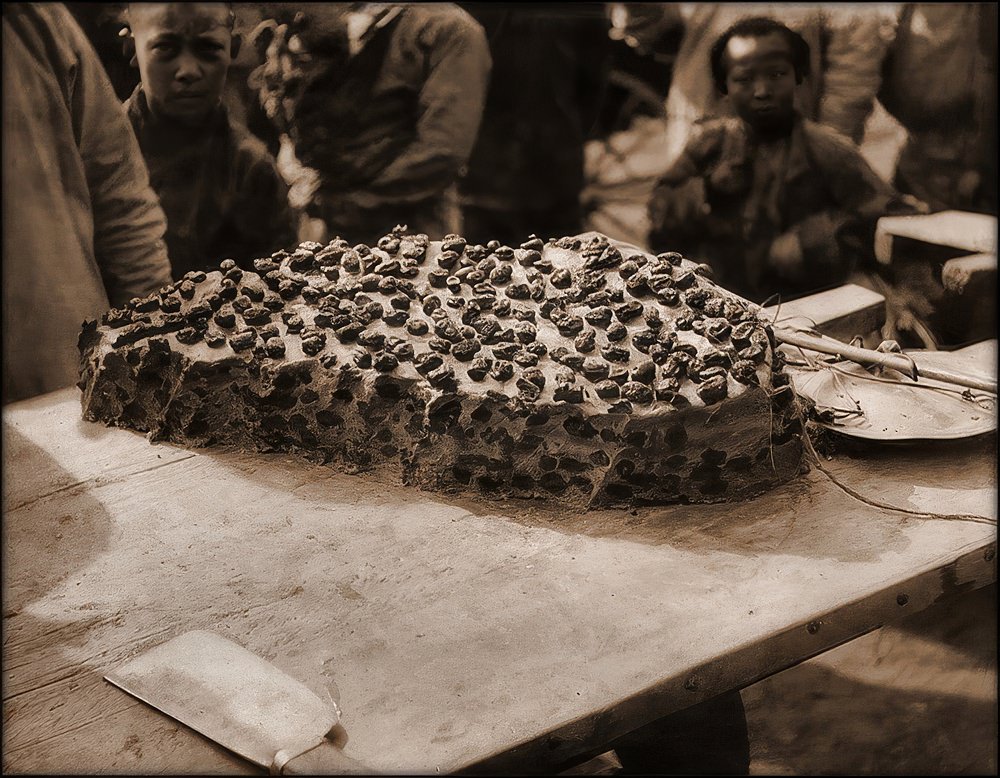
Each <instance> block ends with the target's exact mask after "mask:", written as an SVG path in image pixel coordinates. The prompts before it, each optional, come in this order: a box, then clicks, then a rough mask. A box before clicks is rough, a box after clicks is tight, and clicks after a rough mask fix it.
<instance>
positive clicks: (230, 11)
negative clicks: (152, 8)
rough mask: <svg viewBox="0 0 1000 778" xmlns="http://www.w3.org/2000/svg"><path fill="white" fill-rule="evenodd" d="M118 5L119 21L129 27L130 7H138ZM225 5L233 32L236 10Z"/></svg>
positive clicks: (129, 4)
mask: <svg viewBox="0 0 1000 778" xmlns="http://www.w3.org/2000/svg"><path fill="white" fill-rule="evenodd" d="M116 5H119V6H121V11H120V12H119V19H121V21H122V23H123V24H125V26H128V21H127V12H128V9H129V6H132V5H136V4H135V3H116ZM223 5H224V6H225V7H226V11H228V17H229V18H228V21H229V29H230V31H232V30H233V29H234V28H235V27H236V9H235V8H233V4H232V3H223Z"/></svg>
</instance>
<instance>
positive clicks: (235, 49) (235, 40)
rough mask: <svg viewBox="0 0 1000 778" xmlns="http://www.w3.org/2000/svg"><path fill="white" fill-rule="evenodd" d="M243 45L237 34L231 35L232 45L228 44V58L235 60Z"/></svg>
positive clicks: (240, 37)
mask: <svg viewBox="0 0 1000 778" xmlns="http://www.w3.org/2000/svg"><path fill="white" fill-rule="evenodd" d="M242 45H243V36H242V35H240V34H239V33H238V32H234V33H233V37H232V43H230V44H229V56H230V58H232V59H236V58H237V57H238V56H239V55H240V47H241V46H242Z"/></svg>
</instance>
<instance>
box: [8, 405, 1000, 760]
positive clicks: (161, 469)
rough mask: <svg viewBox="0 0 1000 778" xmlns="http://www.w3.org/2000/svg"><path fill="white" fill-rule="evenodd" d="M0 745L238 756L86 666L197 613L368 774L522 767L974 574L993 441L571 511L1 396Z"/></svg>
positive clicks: (11, 756)
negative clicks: (411, 483) (331, 722)
mask: <svg viewBox="0 0 1000 778" xmlns="http://www.w3.org/2000/svg"><path fill="white" fill-rule="evenodd" d="M3 422H4V433H3V434H4V463H5V468H4V487H5V488H4V512H5V516H4V522H3V549H4V551H3V553H4V560H3V561H4V565H3V584H4V587H3V627H4V635H3V640H4V648H3V660H4V662H3V701H4V729H3V738H4V743H3V746H4V748H3V763H4V768H5V770H9V771H14V772H49V773H65V772H94V771H102V772H151V771H155V772H190V773H203V774H204V773H251V774H252V773H255V772H258V771H257V770H256V768H254V767H253V766H252V765H250V764H249V763H247V762H244V761H242V760H241V759H239V758H237V757H235V756H233V755H230V754H229V753H228V752H226V751H224V750H223V749H221V748H220V747H218V746H216V745H215V744H213V743H212V742H211V741H209V740H207V739H205V738H203V737H201V736H199V735H197V734H195V733H193V732H192V731H190V730H188V729H187V728H185V727H184V726H182V725H180V724H178V723H177V722H175V721H173V720H172V719H169V718H168V717H166V716H164V715H162V714H160V713H158V712H157V711H155V710H153V709H152V708H150V707H148V706H146V705H145V704H143V703H140V702H138V701H136V700H135V699H133V698H132V697H130V696H129V695H127V694H125V693H124V692H122V691H120V690H119V689H117V688H115V687H113V686H111V685H110V684H108V683H106V682H105V681H104V680H103V679H102V676H103V674H104V673H106V672H108V671H110V670H111V669H113V668H115V667H117V666H118V665H120V664H121V663H122V662H124V661H126V660H127V659H129V658H130V657H132V656H135V655H136V654H137V653H139V652H141V651H143V650H145V649H148V648H151V647H152V646H154V645H157V644H159V643H161V642H163V641H165V640H167V639H169V638H171V637H173V636H174V635H177V634H180V633H182V632H185V631H187V630H191V629H211V630H214V631H216V632H218V633H220V634H222V635H224V636H226V637H228V638H230V639H232V640H235V641H236V642H237V643H240V644H242V645H244V646H245V647H247V648H248V649H249V650H251V651H253V652H254V653H256V654H258V655H260V656H262V657H264V658H266V659H268V660H270V661H272V662H273V663H274V664H275V665H277V666H279V667H280V668H282V669H283V670H285V671H286V672H288V673H289V674H291V675H293V676H294V677H296V678H298V679H299V680H301V681H302V682H303V683H305V684H306V685H307V686H309V687H311V688H312V689H313V690H314V691H316V692H317V693H319V694H320V695H321V696H323V695H324V694H325V693H326V692H327V691H329V692H330V693H331V695H332V696H333V697H334V698H335V699H337V700H338V701H339V704H340V707H341V709H342V711H343V725H344V727H345V728H346V730H347V733H348V736H349V738H350V739H349V741H348V743H347V746H346V749H345V750H346V752H347V753H348V754H349V755H351V756H353V757H354V758H356V759H359V760H361V761H362V762H365V763H367V764H369V765H371V766H372V767H373V768H374V769H376V770H380V771H381V770H384V771H400V770H403V771H420V772H429V773H435V772H438V771H440V772H449V771H455V770H460V769H473V770H474V769H488V770H498V771H499V770H504V769H510V768H511V767H512V766H513V767H514V768H515V769H519V770H521V771H531V770H534V771H543V770H548V769H553V767H554V766H557V765H560V764H562V763H564V762H565V760H566V759H568V758H569V757H570V756H572V755H574V754H577V753H580V752H583V751H586V750H588V749H592V748H593V747H594V746H595V745H600V744H602V743H606V742H607V741H608V740H610V739H612V738H613V737H616V736H618V735H621V734H624V733H625V732H627V731H629V730H631V729H634V728H635V727H637V726H640V725H642V724H644V723H646V722H648V721H651V720H652V719H654V718H656V717H657V716H659V715H663V714H665V713H668V712H670V711H673V710H677V709H680V708H683V707H686V706H688V705H691V704H693V703H695V702H698V701H700V700H703V699H706V698H708V697H710V696H712V695H714V694H716V693H719V692H721V691H725V690H729V689H734V688H739V687H741V686H744V685H747V684H749V683H751V682H753V681H756V680H758V679H760V678H763V677H766V676H767V675H770V674H772V673H774V672H777V671H779V670H781V669H784V668H785V667H788V666H790V665H792V664H794V663H796V662H799V661H802V660H803V659H806V658H808V657H810V656H814V655H815V654H817V653H820V652H822V651H824V650H827V649H829V648H831V647H833V646H835V645H838V644H839V643H842V642H844V641H846V640H848V639H850V638H852V637H855V636H857V635H860V634H863V633H864V632H867V631H870V630H872V629H875V628H877V627H878V626H880V625H882V624H884V623H887V622H890V621H892V620H894V619H897V618H901V617H902V616H903V615H905V614H906V613H907V612H910V611H913V610H919V609H920V608H923V607H926V606H928V605H930V604H931V603H932V602H934V601H936V600H938V599H940V598H941V597H944V596H948V595H950V594H952V593H955V592H960V591H962V590H966V589H971V588H976V587H979V586H983V585H986V584H987V583H989V582H991V581H993V580H995V579H996V567H995V565H996V563H995V560H994V553H995V543H996V521H995V516H996V476H995V472H996V436H995V435H989V436H987V437H985V438H979V439H976V440H965V441H957V442H952V443H937V444H933V445H924V446H919V447H906V446H893V447H880V446H873V445H867V446H864V447H861V446H856V445H853V444H851V445H848V444H847V442H846V441H844V442H843V444H842V445H838V447H837V450H836V452H835V453H834V455H833V457H832V459H827V458H826V457H825V456H824V457H822V458H821V459H820V461H819V465H820V466H819V467H816V466H814V467H812V468H811V470H810V471H809V472H808V473H805V474H803V475H802V476H801V477H799V478H798V479H796V480H795V481H794V482H792V483H789V484H786V485H785V486H783V487H780V488H778V489H776V490H774V491H772V492H770V493H769V494H767V495H764V496H762V497H760V498H758V499H755V500H752V501H748V502H744V503H738V504H728V505H715V506H673V507H660V508H643V509H639V510H637V511H632V512H628V511H621V510H618V511H594V512H588V513H584V514H580V515H567V514H566V513H565V512H559V511H556V510H552V509H548V508H546V507H545V506H544V505H541V504H539V503H532V502H523V501H511V502H493V503H486V502H482V501H477V500H476V499H473V498H452V497H446V496H442V495H439V494H432V493H427V492H421V491H418V490H415V489H411V488H407V487H403V486H400V485H398V484H397V483H395V482H394V481H393V480H392V479H391V478H388V477H382V476H378V475H367V476H352V475H345V474H340V473H337V472H336V471H334V470H333V469H331V468H328V467H323V466H318V465H311V464H308V463H303V462H300V461H297V460H295V459H293V458H291V457H289V456H281V455H268V456H264V455H256V456H248V455H242V454H236V453H229V452H221V451H214V450H200V451H194V450H184V449H181V448H179V447H175V446H172V445H168V444H150V443H149V442H147V441H146V440H145V438H144V437H142V436H141V435H139V434H137V433H133V432H130V431H125V430H118V429H109V428H105V427H104V426H101V425H98V424H92V423H88V422H84V421H82V419H81V417H80V406H79V392H78V391H77V390H75V389H71V390H64V391H60V392H56V393H53V394H49V395H45V396H42V397H38V398H35V399H32V400H29V401H25V402H22V403H16V404H13V405H9V406H6V407H5V408H4V412H3Z"/></svg>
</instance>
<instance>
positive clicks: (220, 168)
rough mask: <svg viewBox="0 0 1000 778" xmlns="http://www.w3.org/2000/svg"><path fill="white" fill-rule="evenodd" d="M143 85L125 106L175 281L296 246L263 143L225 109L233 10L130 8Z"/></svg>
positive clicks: (213, 6) (218, 6)
mask: <svg viewBox="0 0 1000 778" xmlns="http://www.w3.org/2000/svg"><path fill="white" fill-rule="evenodd" d="M127 18H128V24H129V35H130V39H131V40H132V42H133V43H134V47H135V54H134V57H133V60H132V64H133V65H134V66H137V67H138V68H139V74H140V76H141V82H140V84H139V86H138V87H137V88H136V90H135V92H134V93H133V94H132V96H131V97H130V98H129V99H128V101H127V102H126V110H127V112H128V117H129V119H130V120H131V122H132V127H133V129H134V130H135V134H136V137H137V138H138V140H139V146H140V148H141V149H142V153H143V156H144V157H145V159H146V164H147V166H148V167H149V174H150V182H151V183H152V185H153V189H155V190H156V193H157V194H158V195H159V197H160V203H161V205H162V207H163V210H164V212H165V213H166V215H167V235H166V240H167V246H168V248H169V251H170V260H171V265H172V270H173V275H174V278H180V277H182V276H183V275H184V274H185V273H186V272H189V271H192V270H205V269H208V268H210V267H214V266H216V265H218V263H219V262H220V261H221V260H223V259H234V260H236V262H237V263H239V264H240V265H241V266H243V267H246V268H252V265H251V263H252V261H253V259H255V258H256V257H261V256H265V255H268V254H270V253H271V252H273V251H275V250H276V249H279V248H285V247H287V246H289V245H291V244H293V243H294V242H295V231H294V226H293V214H292V211H291V209H290V207H289V204H288V196H287V189H286V187H285V184H284V182H283V181H282V179H281V176H280V175H279V173H278V171H277V167H276V165H275V162H274V159H273V158H272V157H271V156H270V154H269V153H268V152H267V149H266V148H265V147H264V145H263V143H261V142H260V141H259V140H257V139H256V138H255V137H253V136H252V135H251V134H250V133H249V131H248V130H247V129H246V128H244V127H242V126H240V125H238V124H237V123H235V122H233V121H231V120H230V118H229V116H228V114H227V112H226V109H225V107H224V106H223V104H222V94H223V88H224V87H225V84H226V75H227V73H228V70H229V66H230V64H231V62H232V60H233V58H234V57H235V56H236V54H237V53H238V51H239V46H240V37H239V36H238V35H235V34H234V32H233V27H234V15H233V10H232V6H231V4H229V3H130V4H129V7H128V16H127Z"/></svg>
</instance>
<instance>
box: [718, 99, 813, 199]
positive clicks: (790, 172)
mask: <svg viewBox="0 0 1000 778" xmlns="http://www.w3.org/2000/svg"><path fill="white" fill-rule="evenodd" d="M723 121H725V122H726V123H727V124H728V125H729V127H728V131H727V132H726V136H725V137H726V142H724V144H723V148H722V154H721V156H720V158H719V166H718V167H719V168H720V169H721V170H723V171H732V172H734V173H735V172H736V171H749V170H752V169H753V157H754V155H755V154H756V153H757V152H756V149H757V147H758V145H759V143H758V141H756V140H755V139H754V137H753V134H752V133H751V132H750V131H749V128H748V127H747V125H746V124H745V123H744V122H743V120H742V119H739V118H737V117H735V116H734V117H731V118H728V119H725V120H723ZM806 123H807V120H806V119H804V118H803V117H802V116H801V115H800V114H798V113H796V114H795V118H794V120H793V123H792V130H791V132H790V133H789V135H788V157H787V159H786V162H785V170H784V173H783V174H782V178H783V179H784V180H785V181H792V180H795V179H797V178H799V177H801V176H803V175H806V174H808V173H809V172H810V170H811V169H812V163H811V160H810V157H809V149H808V145H809V139H808V137H807V135H808V131H807V128H806ZM746 183H747V184H749V181H747V182H746Z"/></svg>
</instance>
